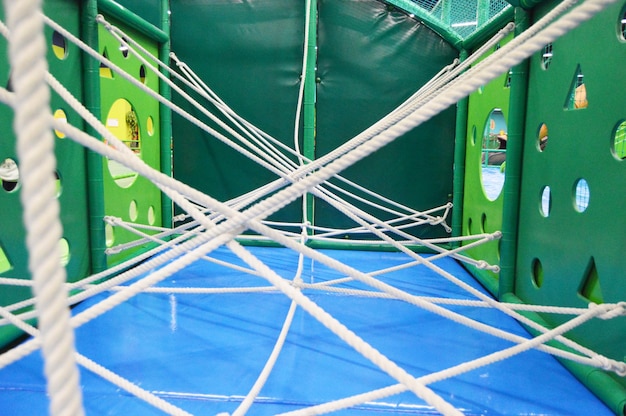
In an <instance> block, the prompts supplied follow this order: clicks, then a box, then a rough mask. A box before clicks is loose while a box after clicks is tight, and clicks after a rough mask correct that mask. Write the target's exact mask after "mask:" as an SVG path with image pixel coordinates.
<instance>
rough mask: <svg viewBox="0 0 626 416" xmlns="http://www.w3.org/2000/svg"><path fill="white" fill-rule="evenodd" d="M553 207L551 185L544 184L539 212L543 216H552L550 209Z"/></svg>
mask: <svg viewBox="0 0 626 416" xmlns="http://www.w3.org/2000/svg"><path fill="white" fill-rule="evenodd" d="M551 208H552V195H551V193H550V187H549V186H544V187H543V189H542V190H541V202H540V204H539V212H540V213H541V215H542V216H543V217H546V218H547V217H549V216H550V209H551Z"/></svg>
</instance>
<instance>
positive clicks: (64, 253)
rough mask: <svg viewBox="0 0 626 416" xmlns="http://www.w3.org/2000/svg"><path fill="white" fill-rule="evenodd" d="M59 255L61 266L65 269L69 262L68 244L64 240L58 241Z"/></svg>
mask: <svg viewBox="0 0 626 416" xmlns="http://www.w3.org/2000/svg"><path fill="white" fill-rule="evenodd" d="M59 255H60V258H61V266H62V267H65V266H67V264H68V263H69V262H70V243H68V241H67V240H66V239H65V238H62V239H60V240H59Z"/></svg>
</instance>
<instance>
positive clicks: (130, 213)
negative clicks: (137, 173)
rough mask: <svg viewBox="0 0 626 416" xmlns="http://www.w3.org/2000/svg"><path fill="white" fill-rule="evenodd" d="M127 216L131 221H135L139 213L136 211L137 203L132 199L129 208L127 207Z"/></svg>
mask: <svg viewBox="0 0 626 416" xmlns="http://www.w3.org/2000/svg"><path fill="white" fill-rule="evenodd" d="M128 216H129V217H130V220H131V221H133V222H134V221H137V217H138V216H139V212H138V211H137V201H135V200H134V199H133V200H132V201H130V206H129V207H128Z"/></svg>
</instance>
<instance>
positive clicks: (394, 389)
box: [281, 310, 601, 416]
mask: <svg viewBox="0 0 626 416" xmlns="http://www.w3.org/2000/svg"><path fill="white" fill-rule="evenodd" d="M599 313H601V312H599V311H594V310H589V311H587V313H585V314H583V315H580V316H578V317H576V318H574V319H572V320H570V321H568V322H566V323H564V324H562V325H560V326H558V327H556V328H554V329H552V330H550V331H548V332H546V333H545V334H542V335H541V336H538V337H536V338H533V339H530V340H528V341H526V342H524V343H521V344H518V345H516V346H513V347H510V348H507V349H504V350H501V351H497V352H495V353H492V354H489V355H486V356H483V357H481V358H477V359H474V360H470V361H467V362H465V363H462V364H459V365H456V366H454V367H450V368H448V369H445V370H441V371H438V372H435V373H431V374H429V375H426V376H422V377H419V378H417V379H416V380H418V381H421V382H422V383H425V384H432V383H435V382H438V381H442V380H445V379H447V378H450V377H454V376H458V375H460V374H462V373H465V372H468V371H472V370H475V369H477V368H480V367H483V366H485V365H489V364H493V363H495V362H497V361H502V360H504V359H506V358H510V357H512V356H514V355H516V354H519V353H522V352H524V351H527V350H529V349H531V348H533V347H536V346H538V345H540V344H542V343H545V342H548V341H550V340H551V339H554V338H555V337H556V336H557V335H560V334H564V333H566V332H567V331H569V330H571V329H573V328H576V327H577V326H580V325H582V324H583V323H584V322H586V321H588V320H589V319H591V318H593V317H595V316H597V315H598V314H599ZM403 391H406V387H405V386H403V385H401V384H396V385H393V386H389V387H385V388H382V389H378V390H374V391H371V392H368V393H364V394H360V395H355V396H352V397H347V398H345V399H340V400H336V401H332V402H327V403H324V404H321V405H318V406H312V407H309V408H305V409H300V410H296V411H293V412H287V413H282V414H281V416H287V415H289V416H301V415H319V414H325V413H329V412H333V411H338V410H341V409H345V408H348V407H352V406H356V405H358V404H361V403H365V402H371V401H374V400H378V399H382V398H384V397H388V396H391V395H394V394H398V393H402V392H403Z"/></svg>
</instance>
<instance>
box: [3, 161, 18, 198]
mask: <svg viewBox="0 0 626 416" xmlns="http://www.w3.org/2000/svg"><path fill="white" fill-rule="evenodd" d="M0 182H2V189H4V190H5V191H6V192H15V191H17V190H18V189H19V182H20V169H19V167H18V166H17V163H16V162H15V160H13V159H11V158H6V159H4V161H2V164H0Z"/></svg>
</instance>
